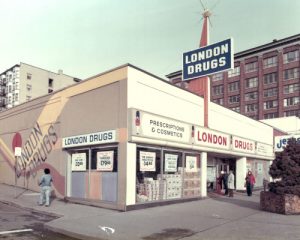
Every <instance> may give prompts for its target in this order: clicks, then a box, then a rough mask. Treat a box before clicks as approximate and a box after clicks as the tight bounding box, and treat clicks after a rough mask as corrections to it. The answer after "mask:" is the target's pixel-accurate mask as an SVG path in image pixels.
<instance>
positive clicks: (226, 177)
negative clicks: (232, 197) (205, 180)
mask: <svg viewBox="0 0 300 240" xmlns="http://www.w3.org/2000/svg"><path fill="white" fill-rule="evenodd" d="M222 181H223V186H224V190H225V193H224V195H228V174H227V172H223V175H222Z"/></svg>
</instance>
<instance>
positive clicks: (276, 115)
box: [264, 112, 278, 119]
mask: <svg viewBox="0 0 300 240" xmlns="http://www.w3.org/2000/svg"><path fill="white" fill-rule="evenodd" d="M272 118H278V113H277V112H275V113H267V114H264V119H272Z"/></svg>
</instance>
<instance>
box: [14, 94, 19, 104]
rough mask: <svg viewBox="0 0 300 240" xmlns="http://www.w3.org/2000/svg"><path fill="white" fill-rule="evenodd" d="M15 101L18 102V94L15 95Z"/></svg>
mask: <svg viewBox="0 0 300 240" xmlns="http://www.w3.org/2000/svg"><path fill="white" fill-rule="evenodd" d="M15 101H16V102H18V101H19V93H16V94H15Z"/></svg>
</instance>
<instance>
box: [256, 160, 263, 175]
mask: <svg viewBox="0 0 300 240" xmlns="http://www.w3.org/2000/svg"><path fill="white" fill-rule="evenodd" d="M257 173H258V174H262V173H263V164H262V163H257Z"/></svg>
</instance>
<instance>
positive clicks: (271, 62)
mask: <svg viewBox="0 0 300 240" xmlns="http://www.w3.org/2000/svg"><path fill="white" fill-rule="evenodd" d="M263 65H264V68H269V67H274V66H277V56H275V57H269V58H265V59H264V62H263Z"/></svg>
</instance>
